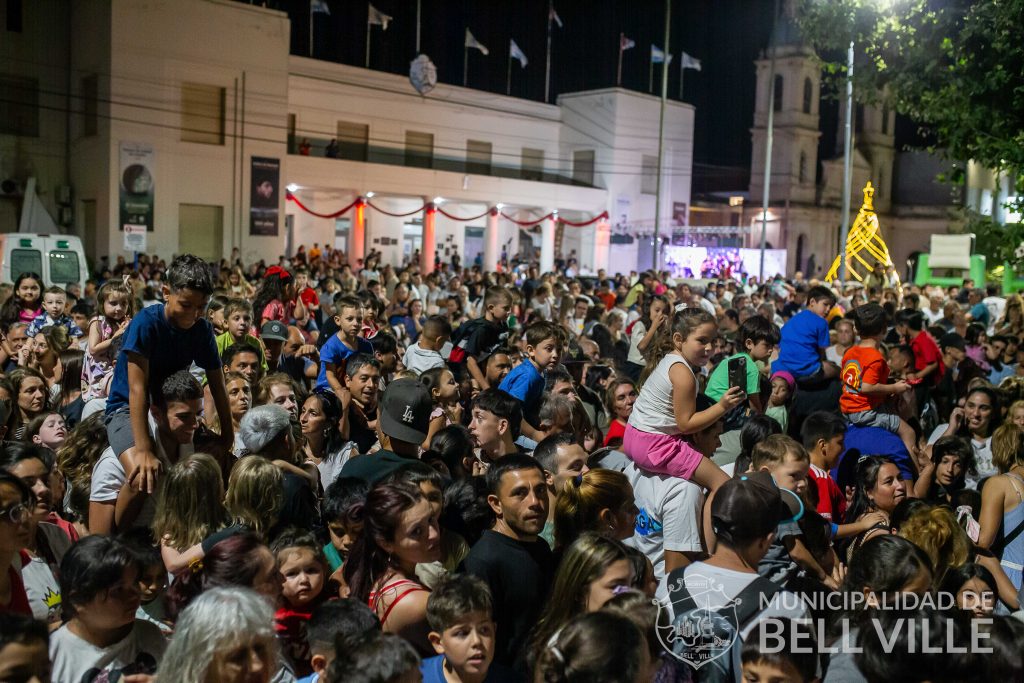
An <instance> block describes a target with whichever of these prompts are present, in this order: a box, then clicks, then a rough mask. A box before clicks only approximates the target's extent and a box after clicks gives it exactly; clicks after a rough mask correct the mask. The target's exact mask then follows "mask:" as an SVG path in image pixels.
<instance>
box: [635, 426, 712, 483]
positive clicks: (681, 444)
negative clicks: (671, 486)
mask: <svg viewBox="0 0 1024 683" xmlns="http://www.w3.org/2000/svg"><path fill="white" fill-rule="evenodd" d="M622 450H623V451H624V452H625V453H626V455H628V456H629V459H630V460H632V461H633V462H634V463H636V466H637V467H639V468H640V469H644V470H647V471H648V472H654V473H656V474H669V475H672V476H673V477H680V478H682V479H686V480H692V479H693V473H694V472H696V471H697V465H699V464H700V461H701V459H702V458H703V457H704V456H703V455H702V454H701V453H700V451H698V450H697V449H695V448H694V447H693V446H691V445H690V444H689V443H688V442H687V441H686V440H685V438H684V437H683V435H682V434H671V435H670V434H658V433H651V432H642V431H640V430H639V429H636V428H635V427H633V426H632V425H626V435H625V436H624V437H623V439H622Z"/></svg>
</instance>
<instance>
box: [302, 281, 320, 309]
mask: <svg viewBox="0 0 1024 683" xmlns="http://www.w3.org/2000/svg"><path fill="white" fill-rule="evenodd" d="M299 298H300V299H302V304H303V305H304V306H305V307H306V310H307V311H309V314H310V315H312V314H313V312H314V311H315V310H316V309H318V308H320V297H318V296H317V295H316V290H314V289H313V288H312V287H306V288H305V289H304V290H302V291H301V292H299Z"/></svg>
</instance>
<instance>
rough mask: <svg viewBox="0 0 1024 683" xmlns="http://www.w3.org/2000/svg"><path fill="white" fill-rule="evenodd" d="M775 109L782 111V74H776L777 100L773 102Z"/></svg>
mask: <svg viewBox="0 0 1024 683" xmlns="http://www.w3.org/2000/svg"><path fill="white" fill-rule="evenodd" d="M772 108H773V109H774V110H775V111H782V76H778V75H776V76H775V102H773V103H772Z"/></svg>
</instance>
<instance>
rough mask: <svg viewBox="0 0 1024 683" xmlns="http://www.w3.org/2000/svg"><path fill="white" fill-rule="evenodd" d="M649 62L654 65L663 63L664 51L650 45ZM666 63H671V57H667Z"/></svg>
mask: <svg viewBox="0 0 1024 683" xmlns="http://www.w3.org/2000/svg"><path fill="white" fill-rule="evenodd" d="M651 61H652V62H654V63H655V64H664V63H665V51H664V50H662V49H661V48H660V47H658V46H656V45H653V44H652V45H651ZM668 63H669V64H671V63H672V55H669V56H668Z"/></svg>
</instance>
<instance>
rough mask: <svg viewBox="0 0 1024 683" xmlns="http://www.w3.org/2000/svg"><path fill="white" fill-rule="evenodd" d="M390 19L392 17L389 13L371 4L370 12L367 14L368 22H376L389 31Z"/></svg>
mask: <svg viewBox="0 0 1024 683" xmlns="http://www.w3.org/2000/svg"><path fill="white" fill-rule="evenodd" d="M390 21H391V17H389V16H388V15H387V14H384V13H383V12H381V11H380V10H379V9H377V8H376V7H374V6H373V5H370V12H369V14H367V15H366V23H367V24H375V25H377V26H380V27H381V28H382V29H383V30H385V31H387V30H388V23H389V22H390Z"/></svg>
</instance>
